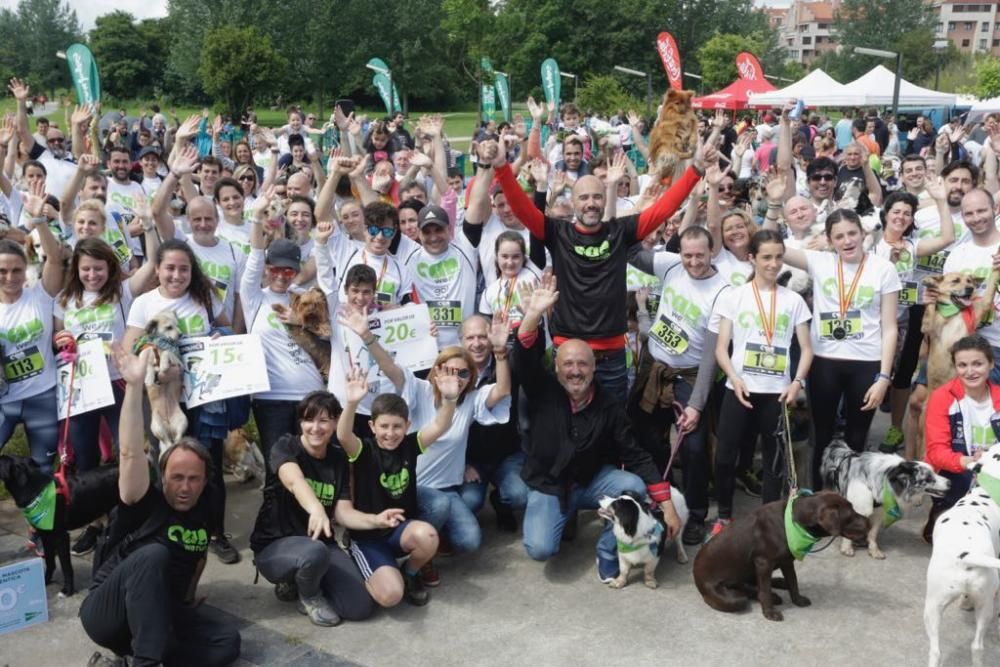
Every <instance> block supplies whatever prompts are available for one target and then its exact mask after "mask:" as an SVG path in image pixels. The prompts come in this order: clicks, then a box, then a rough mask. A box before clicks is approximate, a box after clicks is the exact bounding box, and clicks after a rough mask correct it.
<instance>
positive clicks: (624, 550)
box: [616, 521, 663, 556]
mask: <svg viewBox="0 0 1000 667" xmlns="http://www.w3.org/2000/svg"><path fill="white" fill-rule="evenodd" d="M661 535H663V524H662V523H660V522H659V521H657V522H656V526H654V527H653V529H652V530H650V531H647V532H646V534H645V535H643V536H642V537H643V538H644V539H647V540H649V542H647V543H644V544H625V543H624V542H622V541H621V540H616V543H617V546H618V553H620V554H630V553H635V552H636V551H640V550H642V549H645V548H647V547H648V548H649V550H650V551H651V552H653V555H654V556H658V555H659V554H660V536H661Z"/></svg>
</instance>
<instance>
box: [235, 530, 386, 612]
mask: <svg viewBox="0 0 1000 667" xmlns="http://www.w3.org/2000/svg"><path fill="white" fill-rule="evenodd" d="M254 562H255V563H256V564H257V569H258V570H260V573H261V574H262V575H264V578H265V579H267V580H268V581H270V582H271V583H273V584H277V583H279V582H292V581H294V582H295V584H296V586H297V587H298V589H299V596H300V597H303V598H311V597H315V596H316V595H318V594H320V593H322V594H323V596H324V597H325V598H326V599H327V600H329V601H330V604H332V605H333V609H334V611H336V612H337V614H338V615H339V616H340V617H341V618H345V619H347V620H349V621H360V620H363V619H366V618H368V617H369V616H371V615H372V612H374V611H375V602H374V601H373V600H372V598H371V596H370V595H369V594H368V589H367V588H365V580H364V578H363V577H362V576H361V572H359V571H358V566H357V565H355V564H354V560H352V559H351V557H350V556H348V555H347V554H346V553H344V550H343V549H341V548H340V547H338V546H337V545H336V544H324V543H323V542H318V541H316V540H313V539H310V538H308V537H305V536H290V537H282V538H281V539H279V540H275V541H274V542H271V543H270V544H268V545H267V546H266V547H264V548H263V549H261V550H260V551H258V552H256V553H255V554H254Z"/></svg>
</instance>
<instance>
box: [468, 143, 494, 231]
mask: <svg viewBox="0 0 1000 667" xmlns="http://www.w3.org/2000/svg"><path fill="white" fill-rule="evenodd" d="M495 150H497V145H496V142H494V141H490V142H486V143H483V144H480V145H479V155H480V157H485V156H489V159H490V160H491V161H490V162H487V163H480V165H479V170H478V171H477V172H476V175H475V177H474V178H473V181H472V187H471V188H469V200H468V204H469V205H468V206H467V207H466V209H465V222H466V223H469V224H473V225H481V224H483V223H484V222H486V220H488V219H489V217H490V184H491V183H492V182H493V175H494V171H493V163H492V159H493V158H494V157H496V155H495V154H494V153H493V151H495Z"/></svg>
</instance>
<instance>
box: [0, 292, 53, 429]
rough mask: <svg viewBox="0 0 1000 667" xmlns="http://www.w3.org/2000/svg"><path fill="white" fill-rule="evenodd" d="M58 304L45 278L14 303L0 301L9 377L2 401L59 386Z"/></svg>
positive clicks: (1, 346)
mask: <svg viewBox="0 0 1000 667" xmlns="http://www.w3.org/2000/svg"><path fill="white" fill-rule="evenodd" d="M54 305H55V299H53V298H52V297H51V296H49V294H48V293H47V292H46V291H45V289H44V288H43V287H42V283H41V281H38V282H36V283H35V284H34V285H32V286H30V287H25V288H24V289H23V290H22V291H21V297H20V298H19V299H18V300H17V301H15V302H14V303H10V304H6V303H0V351H2V353H3V354H2V358H3V372H4V377H5V378H6V380H7V394H6V395H5V396H3V397H2V398H0V402H2V403H8V402H13V401H22V400H24V399H26V398H31V397H32V396H35V395H37V394H40V393H42V392H44V391H48V390H49V389H51V388H52V387H54V386H55V384H56V363H55V357H54V355H53V353H52V310H53V307H54ZM54 415H55V411H54V409H53V417H52V418H53V419H55V416H54Z"/></svg>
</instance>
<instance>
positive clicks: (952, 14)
mask: <svg viewBox="0 0 1000 667" xmlns="http://www.w3.org/2000/svg"><path fill="white" fill-rule="evenodd" d="M931 6H932V7H933V8H934V10H935V12H936V13H937V15H938V23H937V30H936V33H935V35H936V36H937V37H938V38H939V39H949V40H951V42H952V43H953V44H954V45H955V46H957V47H958V48H959V50H961V51H964V52H965V53H993V54H994V55H1000V0H993V1H992V2H976V3H970V2H967V1H963V0H933V1H932V2H931Z"/></svg>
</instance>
